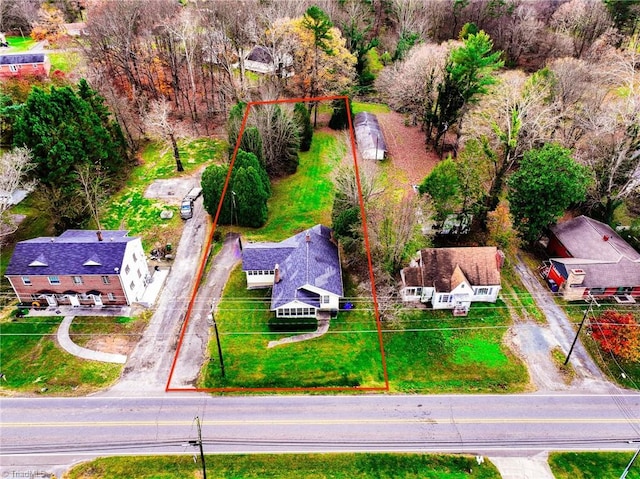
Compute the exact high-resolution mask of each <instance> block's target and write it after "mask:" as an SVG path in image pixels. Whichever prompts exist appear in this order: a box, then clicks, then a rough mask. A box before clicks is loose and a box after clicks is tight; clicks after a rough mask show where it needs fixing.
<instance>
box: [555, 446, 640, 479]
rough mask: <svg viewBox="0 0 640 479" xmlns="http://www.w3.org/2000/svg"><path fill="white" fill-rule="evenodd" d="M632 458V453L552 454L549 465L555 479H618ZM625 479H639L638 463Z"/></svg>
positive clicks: (639, 468) (639, 469)
mask: <svg viewBox="0 0 640 479" xmlns="http://www.w3.org/2000/svg"><path fill="white" fill-rule="evenodd" d="M632 456H633V453H632V452H553V453H551V454H549V465H550V466H551V471H553V475H554V476H555V477H556V479H618V478H619V477H620V475H621V474H622V472H623V471H624V469H625V467H627V464H628V463H629V461H630V460H631V457H632ZM627 479H640V467H638V463H636V464H635V465H634V466H633V467H632V468H631V469H630V470H629V474H628V475H627Z"/></svg>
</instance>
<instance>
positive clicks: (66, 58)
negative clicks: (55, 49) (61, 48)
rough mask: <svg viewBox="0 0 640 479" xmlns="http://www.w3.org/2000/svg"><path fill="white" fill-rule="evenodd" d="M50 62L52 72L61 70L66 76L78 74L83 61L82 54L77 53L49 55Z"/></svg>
mask: <svg viewBox="0 0 640 479" xmlns="http://www.w3.org/2000/svg"><path fill="white" fill-rule="evenodd" d="M49 60H50V61H51V72H55V71H56V70H60V71H61V72H64V73H66V74H69V73H74V72H76V70H77V69H78V68H79V67H80V65H82V61H83V60H82V55H81V54H80V52H76V51H67V52H65V53H49Z"/></svg>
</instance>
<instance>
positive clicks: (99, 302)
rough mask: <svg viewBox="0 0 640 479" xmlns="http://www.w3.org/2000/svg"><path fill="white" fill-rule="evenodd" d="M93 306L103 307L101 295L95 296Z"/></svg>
mask: <svg viewBox="0 0 640 479" xmlns="http://www.w3.org/2000/svg"><path fill="white" fill-rule="evenodd" d="M92 296H93V304H95V305H96V306H102V305H103V303H102V295H100V294H93V295H92Z"/></svg>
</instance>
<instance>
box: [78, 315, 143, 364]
mask: <svg viewBox="0 0 640 479" xmlns="http://www.w3.org/2000/svg"><path fill="white" fill-rule="evenodd" d="M145 313H146V314H145V315H144V316H142V315H141V316H139V317H137V318H131V317H124V316H120V317H116V318H114V317H109V316H82V317H77V318H75V319H74V320H73V322H72V323H71V327H70V328H69V336H70V337H71V340H72V341H73V342H74V343H76V344H77V345H78V346H82V347H85V348H90V349H96V350H98V351H104V352H108V353H119V354H128V353H129V352H130V351H131V350H132V349H133V348H134V347H135V345H136V344H137V342H138V341H139V340H140V338H141V337H142V333H143V332H144V328H145V327H146V326H147V318H148V317H150V315H151V314H152V312H151V311H148V310H147V311H145Z"/></svg>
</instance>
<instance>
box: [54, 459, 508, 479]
mask: <svg viewBox="0 0 640 479" xmlns="http://www.w3.org/2000/svg"><path fill="white" fill-rule="evenodd" d="M205 460H206V465H207V476H209V475H212V477H216V478H217V479H232V478H233V479H238V478H244V479H250V478H271V479H299V478H313V479H329V478H331V479H374V478H376V479H378V478H391V477H393V478H395V479H417V478H425V479H463V478H470V479H471V478H475V479H499V478H500V474H499V473H498V470H497V469H496V467H495V466H494V465H493V464H492V463H491V462H489V461H488V460H485V462H484V463H483V464H480V465H478V464H477V462H476V460H475V457H472V456H457V455H436V454H365V453H362V454H259V455H247V454H238V455H215V456H206V459H205ZM197 461H198V462H197V463H195V462H194V461H193V459H192V457H191V456H146V457H109V458H102V459H97V460H94V461H91V462H87V463H84V464H79V465H77V466H75V467H73V469H71V471H69V473H68V475H67V476H65V477H68V478H69V479H91V478H101V479H129V478H131V479H134V478H135V479H174V478H175V479H178V478H180V479H184V478H192V479H195V478H198V477H202V476H201V467H202V466H201V464H200V459H199V456H198V458H197Z"/></svg>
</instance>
